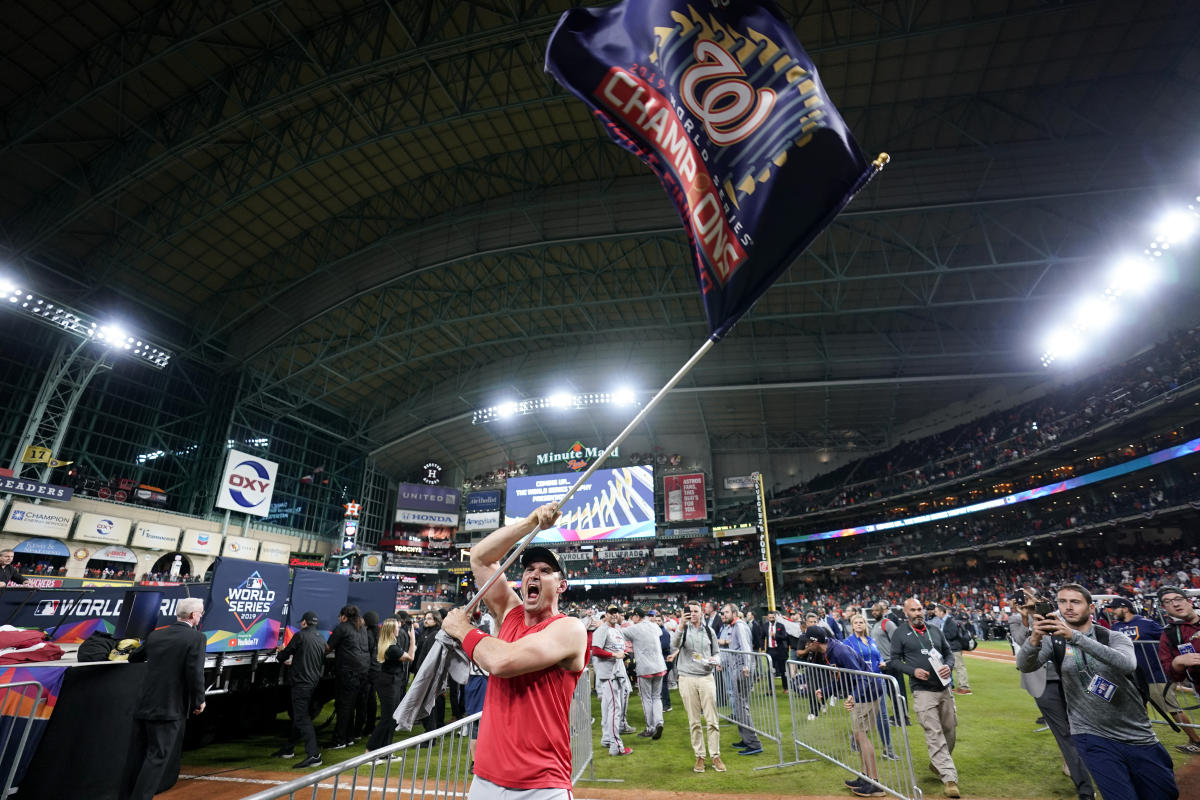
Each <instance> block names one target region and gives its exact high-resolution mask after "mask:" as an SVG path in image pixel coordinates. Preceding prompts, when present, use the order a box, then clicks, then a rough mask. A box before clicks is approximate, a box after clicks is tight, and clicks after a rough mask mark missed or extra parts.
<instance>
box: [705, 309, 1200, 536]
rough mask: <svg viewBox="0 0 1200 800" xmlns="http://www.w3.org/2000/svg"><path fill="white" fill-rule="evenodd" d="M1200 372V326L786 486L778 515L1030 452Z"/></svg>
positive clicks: (909, 487)
mask: <svg viewBox="0 0 1200 800" xmlns="http://www.w3.org/2000/svg"><path fill="white" fill-rule="evenodd" d="M1198 374H1200V329H1193V330H1189V331H1185V332H1177V333H1173V334H1172V335H1171V336H1170V337H1168V339H1167V341H1165V342H1163V343H1161V344H1158V345H1156V346H1155V347H1153V348H1152V349H1150V350H1148V351H1147V352H1145V353H1142V354H1140V355H1138V356H1136V357H1134V358H1131V359H1129V360H1128V361H1126V362H1124V363H1122V364H1120V365H1117V366H1115V367H1111V368H1109V369H1107V370H1103V371H1101V372H1098V373H1096V374H1094V375H1092V376H1090V377H1088V378H1086V379H1084V380H1082V381H1079V382H1077V383H1074V384H1070V385H1068V386H1064V387H1062V388H1060V389H1058V390H1056V391H1052V392H1051V393H1049V394H1047V395H1045V396H1044V397H1041V398H1039V399H1037V400H1033V401H1030V402H1028V403H1024V404H1022V405H1020V406H1017V407H1015V408H1011V409H1007V410H1004V411H997V412H994V413H992V414H989V415H987V416H985V417H983V418H981V419H977V420H972V421H971V422H968V423H964V424H962V425H958V426H956V427H954V428H952V429H950V430H947V431H944V432H942V433H938V434H935V435H933V436H927V437H924V438H921V439H917V440H913V441H906V442H902V443H901V444H899V445H897V446H896V447H893V448H892V449H891V450H888V451H887V452H884V453H880V454H876V455H872V456H868V457H866V458H863V459H859V460H857V461H854V462H851V463H850V464H846V465H844V466H842V467H840V468H838V469H836V470H833V471H832V472H829V473H826V474H825V475H822V476H818V477H817V478H814V479H813V480H812V481H810V482H809V483H807V484H802V485H797V486H793V487H790V488H788V489H785V490H783V491H782V492H778V493H776V494H775V496H774V497H773V498H772V499H771V501H770V515H771V516H772V517H789V516H796V515H800V514H806V513H812V512H816V511H821V510H827V509H831V508H839V507H844V506H848V505H854V504H862V503H868V502H873V501H882V500H884V499H886V498H893V497H895V496H897V495H900V494H904V493H906V492H911V491H916V490H920V489H924V488H927V487H929V486H934V485H937V484H942V483H950V482H953V481H961V480H962V479H963V478H964V477H969V476H971V475H975V474H978V473H980V472H983V471H985V470H989V469H992V468H993V467H996V466H1000V465H1003V464H1006V463H1010V462H1014V461H1020V460H1022V459H1027V458H1030V457H1031V456H1034V455H1037V454H1038V453H1041V452H1044V451H1047V450H1049V449H1051V448H1053V447H1055V446H1058V445H1060V444H1062V443H1064V442H1067V441H1070V440H1072V439H1075V438H1077V437H1079V436H1081V435H1083V434H1085V433H1087V432H1088V431H1090V430H1092V429H1094V428H1096V427H1098V426H1100V425H1102V424H1107V423H1110V422H1113V421H1114V420H1117V419H1119V418H1120V417H1123V416H1125V415H1128V414H1129V413H1131V412H1133V411H1136V410H1137V409H1138V408H1140V407H1142V406H1144V405H1146V404H1147V403H1150V402H1152V401H1156V400H1158V399H1160V398H1162V397H1163V396H1164V395H1167V394H1169V393H1170V392H1172V391H1174V390H1176V389H1178V388H1179V387H1181V386H1184V385H1186V384H1189V383H1190V382H1192V381H1193V380H1195V378H1196V377H1197V375H1198ZM753 513H754V511H753V504H752V503H747V504H743V505H739V506H737V507H734V508H731V509H727V510H724V511H722V512H721V513H720V514H719V515H718V516H719V520H720V523H722V524H735V523H738V522H747V521H751V520H752V518H753Z"/></svg>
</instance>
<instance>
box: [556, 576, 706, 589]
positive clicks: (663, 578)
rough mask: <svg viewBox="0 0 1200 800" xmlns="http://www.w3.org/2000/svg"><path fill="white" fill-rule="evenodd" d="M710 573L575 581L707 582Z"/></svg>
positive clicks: (600, 583) (602, 583) (603, 583)
mask: <svg viewBox="0 0 1200 800" xmlns="http://www.w3.org/2000/svg"><path fill="white" fill-rule="evenodd" d="M711 580H712V575H711V574H709V573H705V574H703V575H646V576H643V577H641V578H577V579H576V581H575V582H576V583H584V584H586V585H588V586H616V585H618V584H631V583H632V584H650V583H708V582H709V581H711Z"/></svg>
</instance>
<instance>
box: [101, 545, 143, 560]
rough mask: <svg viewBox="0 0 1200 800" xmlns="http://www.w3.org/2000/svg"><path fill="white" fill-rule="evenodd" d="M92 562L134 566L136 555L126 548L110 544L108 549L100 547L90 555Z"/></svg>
mask: <svg viewBox="0 0 1200 800" xmlns="http://www.w3.org/2000/svg"><path fill="white" fill-rule="evenodd" d="M91 560H93V561H121V562H124V563H126V564H136V563H137V554H136V553H134V552H133V551H132V550H130V549H129V548H128V547H121V546H119V545H115V544H110V545H109V546H108V547H101V548H100V549H99V550H97V551H96V552H94V553H92V558H91Z"/></svg>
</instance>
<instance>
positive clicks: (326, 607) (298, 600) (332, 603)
mask: <svg viewBox="0 0 1200 800" xmlns="http://www.w3.org/2000/svg"><path fill="white" fill-rule="evenodd" d="M349 586H350V578H349V576H347V575H339V574H337V573H336V572H322V571H319V570H315V569H298V570H296V575H295V577H293V578H292V597H291V599H290V600H289V601H288V620H287V630H286V632H285V633H284V635H283V636H284V642H283V643H284V644H285V645H286V644H287V643H288V642H290V641H291V640H292V637H293V636H295V635H296V631H298V630H300V618H301V617H303V616H304V612H305V611H315V612H316V613H317V619H318V620H319V621H318V622H317V628H318V629H319V630H320V631H321V635H322V636H323V637H325V638H326V639H328V638H329V634H330V633H332V632H333V629H334V628H336V627H337V624H338V612H339V611H341V610H342V606H344V605H346V604H347V601H346V592H347V590H348V588H349Z"/></svg>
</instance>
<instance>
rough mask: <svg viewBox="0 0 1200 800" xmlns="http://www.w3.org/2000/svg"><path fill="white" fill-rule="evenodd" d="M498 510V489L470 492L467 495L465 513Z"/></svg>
mask: <svg viewBox="0 0 1200 800" xmlns="http://www.w3.org/2000/svg"><path fill="white" fill-rule="evenodd" d="M499 510H500V490H499V489H495V490H490V491H486V492H471V493H470V494H469V495H467V513H468V514H474V513H476V512H479V511H499Z"/></svg>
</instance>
